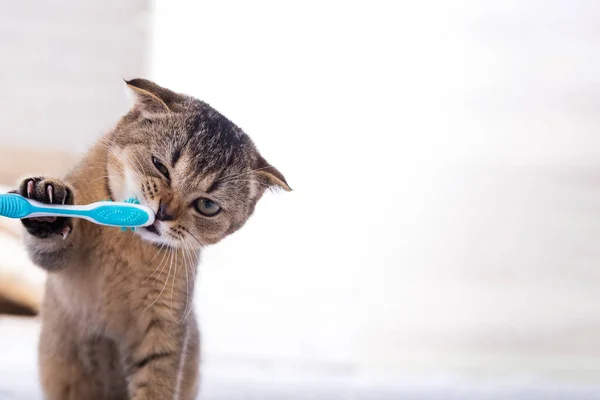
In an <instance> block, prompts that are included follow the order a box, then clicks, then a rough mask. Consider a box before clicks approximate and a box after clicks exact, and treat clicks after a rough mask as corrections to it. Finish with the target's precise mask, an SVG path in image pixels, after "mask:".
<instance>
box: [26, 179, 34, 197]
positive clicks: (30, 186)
mask: <svg viewBox="0 0 600 400" xmlns="http://www.w3.org/2000/svg"><path fill="white" fill-rule="evenodd" d="M32 194H33V181H32V180H31V181H29V182H27V197H29V198H31V195H32Z"/></svg>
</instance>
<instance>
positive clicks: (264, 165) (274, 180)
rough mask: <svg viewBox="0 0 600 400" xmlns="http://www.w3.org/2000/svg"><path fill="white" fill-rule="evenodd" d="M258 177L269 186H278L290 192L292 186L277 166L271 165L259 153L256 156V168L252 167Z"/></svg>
mask: <svg viewBox="0 0 600 400" xmlns="http://www.w3.org/2000/svg"><path fill="white" fill-rule="evenodd" d="M254 171H255V173H256V174H257V175H258V177H259V178H260V179H261V180H262V181H263V182H264V183H265V184H266V185H268V186H269V187H271V188H274V187H279V188H281V189H283V190H285V191H286V192H291V191H292V188H291V187H290V185H288V183H287V182H286V180H285V177H284V176H283V174H282V173H281V172H279V171H278V170H277V168H275V167H273V166H272V165H271V164H269V163H268V162H267V160H265V159H264V158H263V157H262V156H261V155H259V156H258V159H257V163H256V168H255V169H254Z"/></svg>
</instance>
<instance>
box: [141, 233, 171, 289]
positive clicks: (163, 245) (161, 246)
mask: <svg viewBox="0 0 600 400" xmlns="http://www.w3.org/2000/svg"><path fill="white" fill-rule="evenodd" d="M164 247H165V244H164V243H161V245H160V247H159V248H158V251H157V252H156V254H154V257H152V260H150V262H149V263H148V264H146V266H145V267H144V269H146V268H147V267H148V266H149V265H150V264H152V261H154V259H155V258H156V257H157V256H158V255H159V254H160V252H161V251H162V250H163V248H164ZM165 254H166V253H165ZM164 257H165V256H164V255H163V258H164ZM158 265H159V267H160V264H158ZM157 270H158V267H157V268H156V269H155V270H154V271H153V272H152V274H151V275H150V276H149V277H147V278H146V279H145V280H144V281H143V282H142V285H143V284H144V283H146V282H147V281H148V280H149V279H150V278H152V276H153V275H154V274H155V273H156V271H157Z"/></svg>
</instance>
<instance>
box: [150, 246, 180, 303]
mask: <svg viewBox="0 0 600 400" xmlns="http://www.w3.org/2000/svg"><path fill="white" fill-rule="evenodd" d="M173 253H174V252H173V251H171V252H169V273H168V274H167V279H166V280H165V283H164V284H163V287H162V289H161V290H160V293H159V294H158V296H156V300H154V301H153V302H152V304H150V305H149V306H148V307H146V309H148V308H150V307H152V306H153V305H154V304H156V302H157V301H158V299H160V297H161V296H162V294H163V292H164V291H165V288H166V287H167V284H168V283H169V277H170V276H171V268H172V267H173ZM165 266H166V264H165ZM161 272H162V271H161Z"/></svg>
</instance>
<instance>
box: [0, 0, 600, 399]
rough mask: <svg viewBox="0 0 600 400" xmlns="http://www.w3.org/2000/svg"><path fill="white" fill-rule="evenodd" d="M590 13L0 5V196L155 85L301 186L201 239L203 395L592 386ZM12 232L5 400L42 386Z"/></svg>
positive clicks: (399, 394)
mask: <svg viewBox="0 0 600 400" xmlns="http://www.w3.org/2000/svg"><path fill="white" fill-rule="evenodd" d="M599 26H600V3H598V2H597V1H595V0H568V1H567V0H563V1H561V0H557V1H547V0H544V1H542V0H529V1H520V0H455V1H453V2H449V1H445V0H421V1H408V0H407V1H383V0H381V1H379V0H375V1H365V0H363V1H333V0H327V1H313V0H306V1H303V2H281V1H254V2H243V1H228V0H225V1H219V2H215V1H211V2H209V1H192V0H190V1H183V0H174V1H166V0H157V1H154V2H152V1H143V0H106V1H103V2H90V1H83V2H82V1H76V0H60V1H53V2H45V1H41V0H24V1H19V2H16V1H8V0H0V54H1V60H2V62H1V63H0V106H1V108H2V112H1V117H0V139H2V140H1V141H0V183H2V184H3V185H5V186H1V187H0V188H2V189H3V190H8V189H9V188H11V187H13V186H14V184H15V182H17V181H18V177H19V176H24V175H27V174H30V173H43V174H44V175H52V174H55V175H60V174H62V173H64V171H66V170H67V169H68V168H69V167H70V166H71V165H73V163H74V160H76V159H77V157H79V156H81V154H82V152H83V151H85V149H86V148H87V147H88V146H89V145H91V144H92V143H93V142H94V141H95V140H96V139H97V138H98V137H99V136H101V135H102V134H103V133H105V132H106V131H108V130H110V129H111V127H112V126H113V125H114V124H115V122H116V121H117V120H118V118H119V116H120V115H122V114H123V113H125V112H126V111H127V107H128V100H127V97H126V96H125V88H124V85H123V81H122V79H123V78H133V77H146V78H150V79H153V80H155V81H156V82H157V83H159V84H160V85H163V86H166V87H169V88H171V89H173V90H175V91H178V92H183V93H187V94H191V95H194V96H196V97H198V98H200V99H203V100H205V101H207V102H208V103H210V104H211V105H212V106H213V107H215V108H216V109H218V110H220V111H221V112H222V113H223V114H225V115H226V116H228V117H229V118H230V119H232V120H233V121H234V122H235V123H236V124H238V125H239V126H241V127H242V128H243V129H244V130H245V131H246V132H247V133H248V134H249V135H250V136H251V137H252V138H253V139H254V141H255V142H256V143H257V145H258V147H259V149H260V150H261V152H262V153H263V154H264V155H265V157H266V158H267V159H268V160H269V161H270V162H271V163H272V164H274V165H275V166H276V167H277V168H278V169H279V170H281V171H282V172H283V173H284V174H285V176H286V178H287V180H288V182H289V183H290V185H291V186H292V187H293V188H294V192H292V193H276V194H268V195H266V196H265V198H264V199H263V200H261V202H260V203H259V206H258V207H257V210H256V213H255V215H254V217H253V218H252V219H251V220H250V222H249V223H248V224H247V225H246V226H245V227H244V228H243V229H242V230H241V231H240V232H238V233H236V234H235V235H233V236H231V237H230V238H228V239H226V240H225V241H223V242H222V243H220V244H218V245H216V246H214V247H212V248H209V249H208V250H207V251H206V252H205V253H204V255H203V260H202V264H201V267H200V269H199V278H198V285H199V290H198V292H197V293H198V296H197V299H196V301H197V305H198V310H199V318H200V324H201V329H202V333H203V335H204V342H203V354H204V360H205V361H204V365H203V388H202V395H201V398H204V399H214V400H221V399H222V400H237V399H269V400H270V399H278V400H279V399H284V400H285V399H333V400H336V399H349V400H350V399H369V400H370V399H373V400H380V399H407V400H413V399H417V400H418V399H598V398H600V339H599V338H600V247H598V245H597V243H598V242H599V240H600V135H598V133H597V129H598V126H599V122H600V117H599V116H600V113H598V112H597V110H598V107H599V105H600V91H599V90H600V73H599V72H598V71H600V30H599V28H598V27H599ZM0 223H1V225H0V309H2V307H3V309H4V313H5V315H0V399H30V398H33V399H37V398H41V394H40V392H39V388H38V387H37V380H36V379H37V378H36V341H37V334H38V328H39V322H38V320H37V318H36V317H35V316H33V317H26V316H23V315H24V314H28V313H30V314H35V311H36V309H37V304H38V302H39V296H40V295H41V291H40V287H41V285H42V284H43V280H44V276H43V273H42V272H41V271H40V270H38V269H36V268H35V267H33V266H31V265H30V264H29V262H28V261H27V259H26V257H25V255H24V253H23V249H22V246H21V244H20V239H19V237H18V236H19V229H18V224H17V225H15V224H12V223H11V221H4V220H3V221H0ZM9 313H10V314H18V316H15V315H12V316H9V315H8V314H9Z"/></svg>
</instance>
